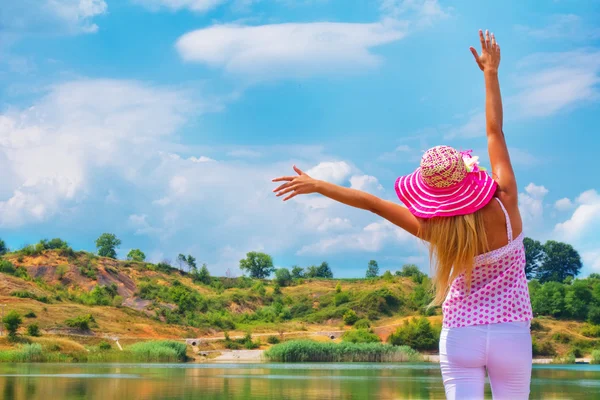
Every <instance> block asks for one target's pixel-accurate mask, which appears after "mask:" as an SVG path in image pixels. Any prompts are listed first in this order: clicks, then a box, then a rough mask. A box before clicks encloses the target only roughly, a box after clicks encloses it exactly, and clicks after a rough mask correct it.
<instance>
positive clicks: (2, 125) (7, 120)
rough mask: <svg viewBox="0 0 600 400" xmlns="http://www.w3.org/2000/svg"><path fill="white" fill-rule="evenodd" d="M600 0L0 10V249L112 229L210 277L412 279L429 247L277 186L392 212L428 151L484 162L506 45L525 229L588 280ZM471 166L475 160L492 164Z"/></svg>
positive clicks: (592, 251) (596, 186)
mask: <svg viewBox="0 0 600 400" xmlns="http://www.w3.org/2000/svg"><path fill="white" fill-rule="evenodd" d="M599 17H600V2H599V1H596V0H594V1H591V0H586V1H583V0H570V1H566V0H563V1H558V0H555V1H551V0H548V1H539V2H535V4H534V3H533V2H518V1H504V2H493V3H492V2H475V1H442V0H437V1H435V0H369V1H367V0H363V1H358V0H357V1H342V0H303V1H302V0H298V1H292V0H119V1H116V0H112V1H111V0H52V1H50V0H25V1H22V2H13V3H8V4H7V2H3V3H2V4H1V5H0V26H2V27H3V29H2V31H0V170H2V171H3V175H2V176H3V179H2V182H0V237H1V238H3V239H4V240H5V241H6V242H7V243H8V244H9V245H10V246H11V247H13V248H17V247H20V246H22V245H24V244H26V243H34V242H36V241H38V240H39V239H41V238H44V237H48V238H50V237H56V236H59V237H62V238H63V239H66V240H67V241H69V242H70V243H71V244H72V245H73V246H74V247H75V248H82V249H87V250H93V249H94V245H93V244H94V240H95V238H96V237H98V236H99V235H100V234H101V233H103V232H113V233H115V234H116V235H117V236H118V237H119V238H121V239H122V241H123V244H122V246H121V248H120V250H119V254H120V256H124V255H125V254H126V253H127V252H128V251H129V249H131V248H140V249H142V250H143V251H144V252H146V254H147V255H148V256H149V258H150V259H151V260H153V261H158V260H162V259H171V260H173V259H174V258H175V257H176V255H177V254H178V253H180V252H183V253H191V254H193V255H194V256H196V257H197V258H198V259H199V260H201V262H206V263H207V264H208V266H209V269H210V270H211V272H212V273H213V274H221V275H222V274H224V273H225V271H226V270H227V269H230V270H231V271H233V272H234V273H236V274H239V270H238V269H237V267H238V263H239V260H240V259H241V258H243V256H244V254H245V253H246V252H248V251H251V250H260V251H265V252H267V253H269V254H271V255H272V256H273V257H274V261H275V264H276V265H277V266H285V267H290V266H292V265H295V264H298V265H302V266H307V265H310V264H315V263H320V262H321V261H323V260H327V261H328V262H329V263H330V265H331V266H332V269H333V271H334V274H335V275H336V276H340V277H342V276H344V277H349V276H362V275H363V274H364V271H365V269H366V266H367V263H368V261H369V260H370V259H375V260H377V261H378V262H379V264H380V267H381V269H382V270H385V269H391V270H395V269H398V268H399V267H400V266H401V265H402V264H404V263H407V262H414V263H416V264H418V265H419V266H420V267H421V268H422V269H423V270H427V268H428V262H427V257H426V254H425V250H424V248H423V246H422V245H421V244H419V243H418V242H416V241H415V240H414V239H412V238H410V237H409V235H407V234H406V233H404V232H402V231H401V230H399V229H397V228H395V227H393V226H391V225H390V224H388V223H386V222H384V221H381V220H379V219H377V218H376V217H375V216H373V215H369V214H368V213H365V212H362V211H358V210H352V209H348V208H345V207H343V206H340V205H337V204H334V203H332V202H330V201H328V200H326V199H323V198H319V197H317V196H308V197H301V198H298V199H297V200H293V201H291V202H289V203H285V204H284V203H282V202H281V201H280V200H279V199H276V198H274V196H273V195H272V194H271V190H272V189H273V185H272V184H271V182H270V179H271V178H272V177H275V176H280V175H283V174H288V173H289V172H290V171H291V165H292V164H293V163H296V164H297V165H298V166H300V167H301V168H303V169H305V170H307V171H309V173H311V174H312V175H313V176H315V177H318V178H321V179H327V180H329V181H332V182H336V183H339V184H343V185H346V186H352V187H355V188H359V189H363V190H366V191H369V192H371V193H373V194H376V195H379V196H381V197H383V198H387V199H393V200H396V198H395V193H394V189H393V184H394V180H395V179H396V177H397V176H398V175H402V174H406V173H409V172H411V171H412V170H413V169H414V168H415V167H416V166H417V163H418V160H419V158H420V155H421V153H422V151H424V150H426V149H427V148H429V147H431V146H434V145H437V144H449V145H452V146H455V147H458V148H462V149H474V150H475V153H477V154H480V155H481V156H482V157H483V158H484V159H485V158H487V156H486V154H485V148H486V147H485V146H486V143H485V136H484V134H485V132H484V120H483V102H484V92H483V78H482V74H481V73H480V71H479V70H478V68H477V67H476V65H475V63H474V61H473V59H472V55H471V54H470V52H469V50H468V48H469V46H471V45H473V46H476V45H477V43H478V37H477V30H478V29H480V28H481V29H486V28H487V29H490V30H491V31H493V32H494V33H495V34H496V36H497V38H498V41H499V43H500V45H501V46H502V57H503V59H502V63H501V67H500V80H501V87H502V92H503V96H504V100H505V132H506V135H507V138H508V142H509V147H510V148H511V151H512V157H513V161H514V164H515V169H516V172H517V175H518V181H519V188H520V191H521V198H520V199H521V211H522V214H523V218H524V222H525V229H526V234H527V235H529V236H531V237H534V238H537V239H540V240H547V239H556V240H563V241H566V242H568V243H571V244H573V245H574V246H575V247H576V249H577V250H579V252H580V253H581V255H582V257H583V259H584V263H585V266H584V270H583V271H582V272H583V273H582V275H587V274H588V273H590V272H593V271H596V272H600V230H599V228H598V226H600V194H599V192H600V178H598V171H599V169H600V168H599V167H598V161H597V148H598V146H599V145H600V137H599V136H598V126H599V124H598V122H599V117H598V115H600V114H599V112H600V107H599V103H598V99H599V87H598V85H599V82H600V24H599V23H598V22H597V21H600V18H599ZM484 163H486V162H485V161H484Z"/></svg>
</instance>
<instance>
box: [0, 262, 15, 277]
mask: <svg viewBox="0 0 600 400" xmlns="http://www.w3.org/2000/svg"><path fill="white" fill-rule="evenodd" d="M0 272H3V273H5V274H9V275H13V274H14V273H15V266H14V265H13V263H11V262H10V261H8V260H0Z"/></svg>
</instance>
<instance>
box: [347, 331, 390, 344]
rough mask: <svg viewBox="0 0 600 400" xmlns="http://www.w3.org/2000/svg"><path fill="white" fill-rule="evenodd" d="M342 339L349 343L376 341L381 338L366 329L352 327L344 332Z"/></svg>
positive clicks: (379, 340)
mask: <svg viewBox="0 0 600 400" xmlns="http://www.w3.org/2000/svg"><path fill="white" fill-rule="evenodd" d="M342 341H344V342H350V343H378V342H381V339H380V338H379V336H377V335H376V334H374V333H373V332H371V331H370V330H368V329H352V330H350V331H346V332H344V334H343V335H342Z"/></svg>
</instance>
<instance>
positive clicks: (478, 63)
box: [469, 47, 483, 69]
mask: <svg viewBox="0 0 600 400" xmlns="http://www.w3.org/2000/svg"><path fill="white" fill-rule="evenodd" d="M469 50H471V54H473V57H475V62H476V63H477V65H479V68H481V69H483V66H482V65H481V60H480V59H479V54H477V50H475V48H474V47H469Z"/></svg>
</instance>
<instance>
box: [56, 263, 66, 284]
mask: <svg viewBox="0 0 600 400" xmlns="http://www.w3.org/2000/svg"><path fill="white" fill-rule="evenodd" d="M68 271H69V266H68V265H63V264H61V265H59V266H57V267H56V275H57V276H58V279H59V280H62V279H63V278H64V277H65V275H66V274H67V272H68Z"/></svg>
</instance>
